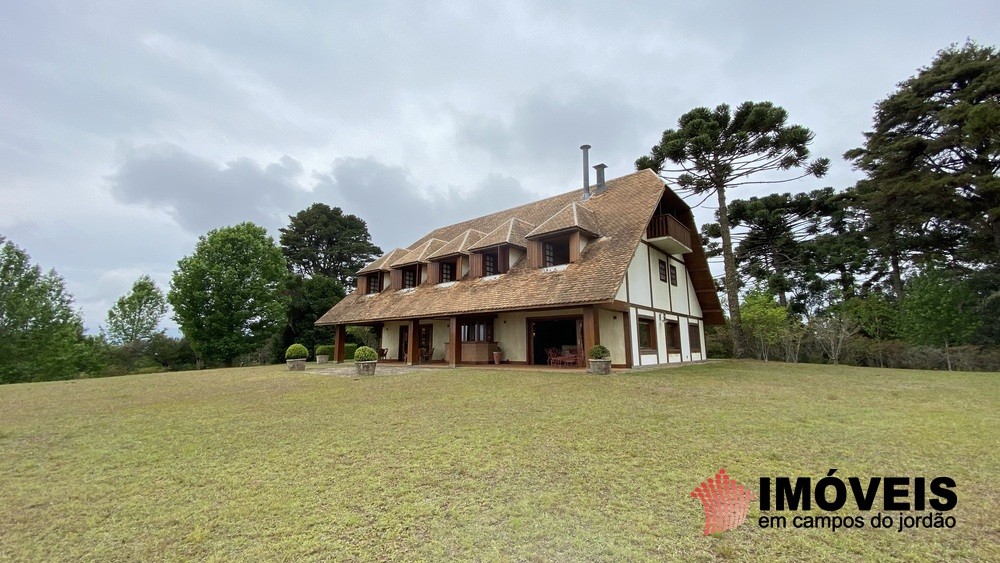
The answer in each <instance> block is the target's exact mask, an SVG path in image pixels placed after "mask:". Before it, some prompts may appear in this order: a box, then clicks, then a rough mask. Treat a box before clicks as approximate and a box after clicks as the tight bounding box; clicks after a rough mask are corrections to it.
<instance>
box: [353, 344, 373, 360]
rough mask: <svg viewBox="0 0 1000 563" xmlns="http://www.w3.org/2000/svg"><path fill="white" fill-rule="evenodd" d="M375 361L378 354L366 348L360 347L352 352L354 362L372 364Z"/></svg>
mask: <svg viewBox="0 0 1000 563" xmlns="http://www.w3.org/2000/svg"><path fill="white" fill-rule="evenodd" d="M377 359H378V354H376V353H375V350H372V349H371V348H369V347H367V346H362V347H360V348H358V349H357V351H355V352H354V361H355V362H374V361H375V360H377Z"/></svg>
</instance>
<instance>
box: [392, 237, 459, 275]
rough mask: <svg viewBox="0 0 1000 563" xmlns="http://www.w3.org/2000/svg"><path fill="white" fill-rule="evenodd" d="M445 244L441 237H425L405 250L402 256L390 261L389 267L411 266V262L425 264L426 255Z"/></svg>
mask: <svg viewBox="0 0 1000 563" xmlns="http://www.w3.org/2000/svg"><path fill="white" fill-rule="evenodd" d="M445 244H447V242H445V241H443V240H441V239H436V238H432V239H427V240H426V241H424V242H423V243H421V244H419V245H417V247H416V248H414V249H413V250H411V251H409V252H407V253H406V255H404V256H403V257H402V258H399V259H398V260H396V261H395V262H392V263H390V264H389V267H390V268H402V267H403V266H411V265H413V264H426V263H427V259H428V257H429V256H430V255H431V254H434V252H436V251H437V250H438V249H439V248H441V247H442V246H444V245H445Z"/></svg>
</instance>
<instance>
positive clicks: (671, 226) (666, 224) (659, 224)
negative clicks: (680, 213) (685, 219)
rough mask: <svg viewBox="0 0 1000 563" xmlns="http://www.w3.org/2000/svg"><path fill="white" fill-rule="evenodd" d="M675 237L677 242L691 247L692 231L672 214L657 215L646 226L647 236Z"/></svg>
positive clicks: (653, 237) (651, 237)
mask: <svg viewBox="0 0 1000 563" xmlns="http://www.w3.org/2000/svg"><path fill="white" fill-rule="evenodd" d="M660 237H673V238H675V239H677V242H679V243H681V244H683V245H684V246H686V247H688V248H691V231H689V230H688V229H687V227H685V226H684V225H682V224H681V222H680V221H678V220H677V219H674V218H673V217H672V216H670V215H655V216H653V219H652V220H651V221H650V222H649V226H648V227H646V238H648V239H655V238H660Z"/></svg>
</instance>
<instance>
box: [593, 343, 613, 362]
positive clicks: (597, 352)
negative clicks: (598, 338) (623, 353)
mask: <svg viewBox="0 0 1000 563" xmlns="http://www.w3.org/2000/svg"><path fill="white" fill-rule="evenodd" d="M588 355H589V356H590V359H592V360H606V359H608V358H610V357H611V351H610V350H608V349H607V348H605V347H604V346H601V345H600V344H595V345H594V346H592V347H591V348H590V352H589V353H588Z"/></svg>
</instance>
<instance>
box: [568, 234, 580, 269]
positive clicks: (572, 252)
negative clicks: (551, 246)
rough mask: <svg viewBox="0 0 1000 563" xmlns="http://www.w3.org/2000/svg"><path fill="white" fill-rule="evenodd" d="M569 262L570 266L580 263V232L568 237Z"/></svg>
mask: <svg viewBox="0 0 1000 563" xmlns="http://www.w3.org/2000/svg"><path fill="white" fill-rule="evenodd" d="M569 261H570V263H571V264H572V263H574V262H579V261H580V231H573V232H572V233H570V235H569Z"/></svg>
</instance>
